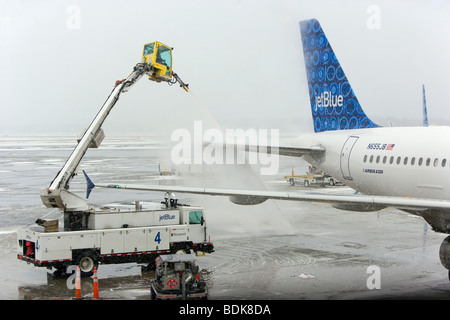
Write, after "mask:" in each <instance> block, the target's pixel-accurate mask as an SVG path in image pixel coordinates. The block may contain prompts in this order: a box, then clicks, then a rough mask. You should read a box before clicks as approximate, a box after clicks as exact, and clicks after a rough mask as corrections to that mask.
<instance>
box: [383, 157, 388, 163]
mask: <svg viewBox="0 0 450 320" xmlns="http://www.w3.org/2000/svg"><path fill="white" fill-rule="evenodd" d="M386 161H387V157H386V156H384V157H383V164H384V163H386Z"/></svg>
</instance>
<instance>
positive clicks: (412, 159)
mask: <svg viewBox="0 0 450 320" xmlns="http://www.w3.org/2000/svg"><path fill="white" fill-rule="evenodd" d="M414 163H416V158H415V157H412V158H411V165H412V166H413V165H414Z"/></svg>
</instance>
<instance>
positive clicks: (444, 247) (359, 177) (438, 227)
mask: <svg viewBox="0 0 450 320" xmlns="http://www.w3.org/2000/svg"><path fill="white" fill-rule="evenodd" d="M300 34H301V39H302V45H303V55H304V60H305V66H306V75H307V80H308V88H309V99H310V104H311V112H312V118H313V124H314V131H315V132H314V133H306V134H301V135H300V136H298V138H295V139H294V140H293V141H292V145H290V146H279V147H278V148H277V150H276V151H278V154H279V155H281V156H294V157H303V158H304V159H305V160H306V161H307V162H309V163H310V164H311V165H312V166H315V167H317V168H319V169H320V170H322V171H325V172H327V173H329V174H330V175H331V176H333V177H335V178H337V179H338V180H341V181H343V182H344V183H345V184H346V185H347V186H349V187H351V188H353V189H354V190H356V191H357V193H356V194H352V195H336V194H316V193H314V194H312V193H303V192H282V191H267V190H238V189H217V188H198V187H197V188H194V187H185V186H159V185H158V186H156V185H155V186H148V185H147V186H142V185H129V184H127V185H121V184H104V185H97V187H103V188H115V189H130V190H147V191H165V192H167V193H166V196H167V197H169V198H170V197H171V196H172V192H181V193H193V194H203V195H216V196H229V197H230V200H231V201H233V202H234V203H237V204H243V205H252V204H259V203H262V202H264V201H266V200H267V199H277V200H291V201H310V202H325V203H330V204H331V205H332V206H333V207H336V208H338V209H343V210H351V211H361V212H367V211H378V210H381V209H383V208H386V207H394V208H397V209H399V210H403V211H406V212H408V213H412V214H415V215H419V216H421V217H423V219H425V221H426V222H427V223H428V224H429V225H430V226H431V227H432V229H433V230H434V231H436V232H441V233H446V234H449V233H450V152H449V150H450V127H448V126H439V127H438V126H423V127H383V126H380V125H378V124H376V123H375V122H373V121H372V120H371V119H370V118H369V117H368V116H367V115H366V113H365V112H364V110H363V108H362V106H361V105H360V103H359V100H358V99H357V97H356V95H355V92H354V91H353V89H352V87H351V85H350V83H349V80H348V78H347V76H346V74H345V73H344V71H343V69H342V67H341V65H340V63H339V61H338V59H337V57H336V55H335V53H334V51H333V49H332V47H331V45H330V42H329V41H328V39H327V37H326V35H325V33H324V31H323V29H322V27H321V25H320V23H319V21H318V20H316V19H310V20H305V21H301V22H300ZM261 147H264V149H261ZM246 148H247V150H249V148H250V146H248V145H247V146H246ZM260 150H264V151H261V152H272V150H271V147H269V146H258V151H260ZM440 260H441V263H442V265H443V266H444V267H445V268H446V269H448V270H449V280H450V236H448V237H447V238H445V239H444V241H443V242H442V244H441V247H440Z"/></svg>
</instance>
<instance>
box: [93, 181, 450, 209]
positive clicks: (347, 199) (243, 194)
mask: <svg viewBox="0 0 450 320" xmlns="http://www.w3.org/2000/svg"><path fill="white" fill-rule="evenodd" d="M95 186H96V187H100V188H112V189H128V190H139V191H163V192H180V193H190V194H200V195H211V196H230V197H240V198H241V199H248V200H250V201H249V202H248V203H241V204H257V203H261V202H263V201H265V200H267V199H275V200H291V201H309V202H322V203H330V204H336V205H350V206H351V205H354V206H357V207H359V208H360V207H364V206H365V207H367V208H373V209H374V210H377V209H378V210H379V209H382V208H385V207H394V208H398V209H404V210H426V209H435V210H450V201H444V200H434V199H419V198H408V197H387V196H369V195H337V194H320V193H302V192H284V191H267V190H239V189H220V188H201V187H200V188H199V187H185V186H160V185H154V186H153V185H134V184H108V185H102V184H99V185H95ZM252 199H253V200H255V201H254V202H252V201H251V200H252ZM358 211H359V210H358ZM367 211H371V210H367Z"/></svg>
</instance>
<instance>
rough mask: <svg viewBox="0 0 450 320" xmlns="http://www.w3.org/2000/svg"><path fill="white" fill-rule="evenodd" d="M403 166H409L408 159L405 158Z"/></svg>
mask: <svg viewBox="0 0 450 320" xmlns="http://www.w3.org/2000/svg"><path fill="white" fill-rule="evenodd" d="M403 164H404V165H407V164H408V157H405V160H403Z"/></svg>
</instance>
